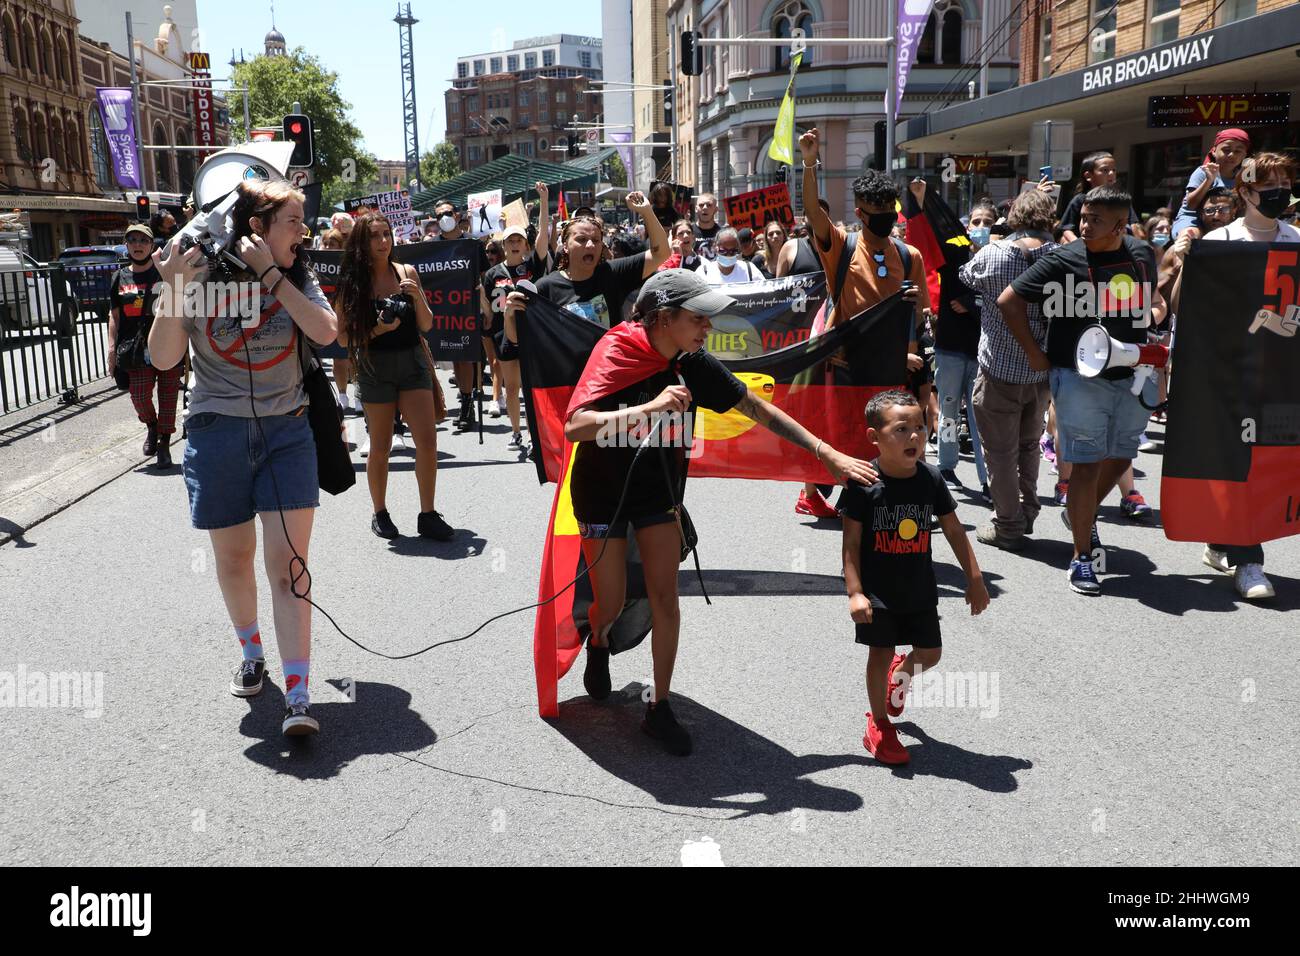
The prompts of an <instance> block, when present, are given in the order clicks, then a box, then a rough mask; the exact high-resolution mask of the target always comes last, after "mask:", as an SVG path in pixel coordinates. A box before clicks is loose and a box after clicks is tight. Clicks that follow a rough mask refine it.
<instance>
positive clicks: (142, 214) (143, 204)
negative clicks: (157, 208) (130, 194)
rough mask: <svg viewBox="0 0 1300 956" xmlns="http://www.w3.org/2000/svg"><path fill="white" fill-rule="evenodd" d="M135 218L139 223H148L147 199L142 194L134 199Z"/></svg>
mask: <svg viewBox="0 0 1300 956" xmlns="http://www.w3.org/2000/svg"><path fill="white" fill-rule="evenodd" d="M135 218H136V219H138V220H140V222H148V221H149V197H148V196H146V195H145V194H144V193H141V194H140V195H138V196H136V197H135Z"/></svg>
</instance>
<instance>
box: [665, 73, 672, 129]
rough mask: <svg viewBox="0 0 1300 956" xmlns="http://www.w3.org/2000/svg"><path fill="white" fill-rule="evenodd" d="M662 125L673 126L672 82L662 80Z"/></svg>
mask: <svg viewBox="0 0 1300 956" xmlns="http://www.w3.org/2000/svg"><path fill="white" fill-rule="evenodd" d="M664 125H665V126H672V125H673V81H672V80H664Z"/></svg>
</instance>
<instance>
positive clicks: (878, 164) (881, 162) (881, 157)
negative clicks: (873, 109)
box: [871, 120, 889, 172]
mask: <svg viewBox="0 0 1300 956" xmlns="http://www.w3.org/2000/svg"><path fill="white" fill-rule="evenodd" d="M885 132H886V130H885V121H884V120H876V128H875V134H876V144H875V148H876V155H875V156H874V157H873V158H872V160H871V168H872V169H879V170H881V171H882V172H887V171H888V162H889V161H888V160H887V159H886V157H885V149H886V145H885Z"/></svg>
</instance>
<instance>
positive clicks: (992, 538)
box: [975, 521, 1028, 551]
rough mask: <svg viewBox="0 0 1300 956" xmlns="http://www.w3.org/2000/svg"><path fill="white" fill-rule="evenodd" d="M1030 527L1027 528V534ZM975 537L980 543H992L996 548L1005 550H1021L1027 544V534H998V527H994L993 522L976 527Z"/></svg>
mask: <svg viewBox="0 0 1300 956" xmlns="http://www.w3.org/2000/svg"><path fill="white" fill-rule="evenodd" d="M1027 533H1028V529H1027V528H1026V534H1027ZM975 539H976V540H977V541H979V543H980V544H991V545H992V546H993V547H995V548H1001V549H1002V550H1003V551H1019V550H1021V549H1022V548H1023V547H1024V546H1025V536H1024V535H1023V534H1022V535H1020V537H1018V538H1008V537H1005V536H1003V535H1000V534H998V529H997V528H996V527H994V525H993V522H991V521H990V522H989V523H988V524H983V525H980V526H979V527H978V528H976V529H975Z"/></svg>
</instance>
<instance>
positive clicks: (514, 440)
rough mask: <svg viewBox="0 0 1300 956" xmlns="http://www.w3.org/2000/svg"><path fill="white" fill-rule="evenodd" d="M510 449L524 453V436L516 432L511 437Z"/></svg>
mask: <svg viewBox="0 0 1300 956" xmlns="http://www.w3.org/2000/svg"><path fill="white" fill-rule="evenodd" d="M508 447H510V448H513V449H515V450H516V451H523V450H524V436H523V435H521V434H520V433H519V432H515V433H514V434H513V435H511V436H510V442H509V445H508Z"/></svg>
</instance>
